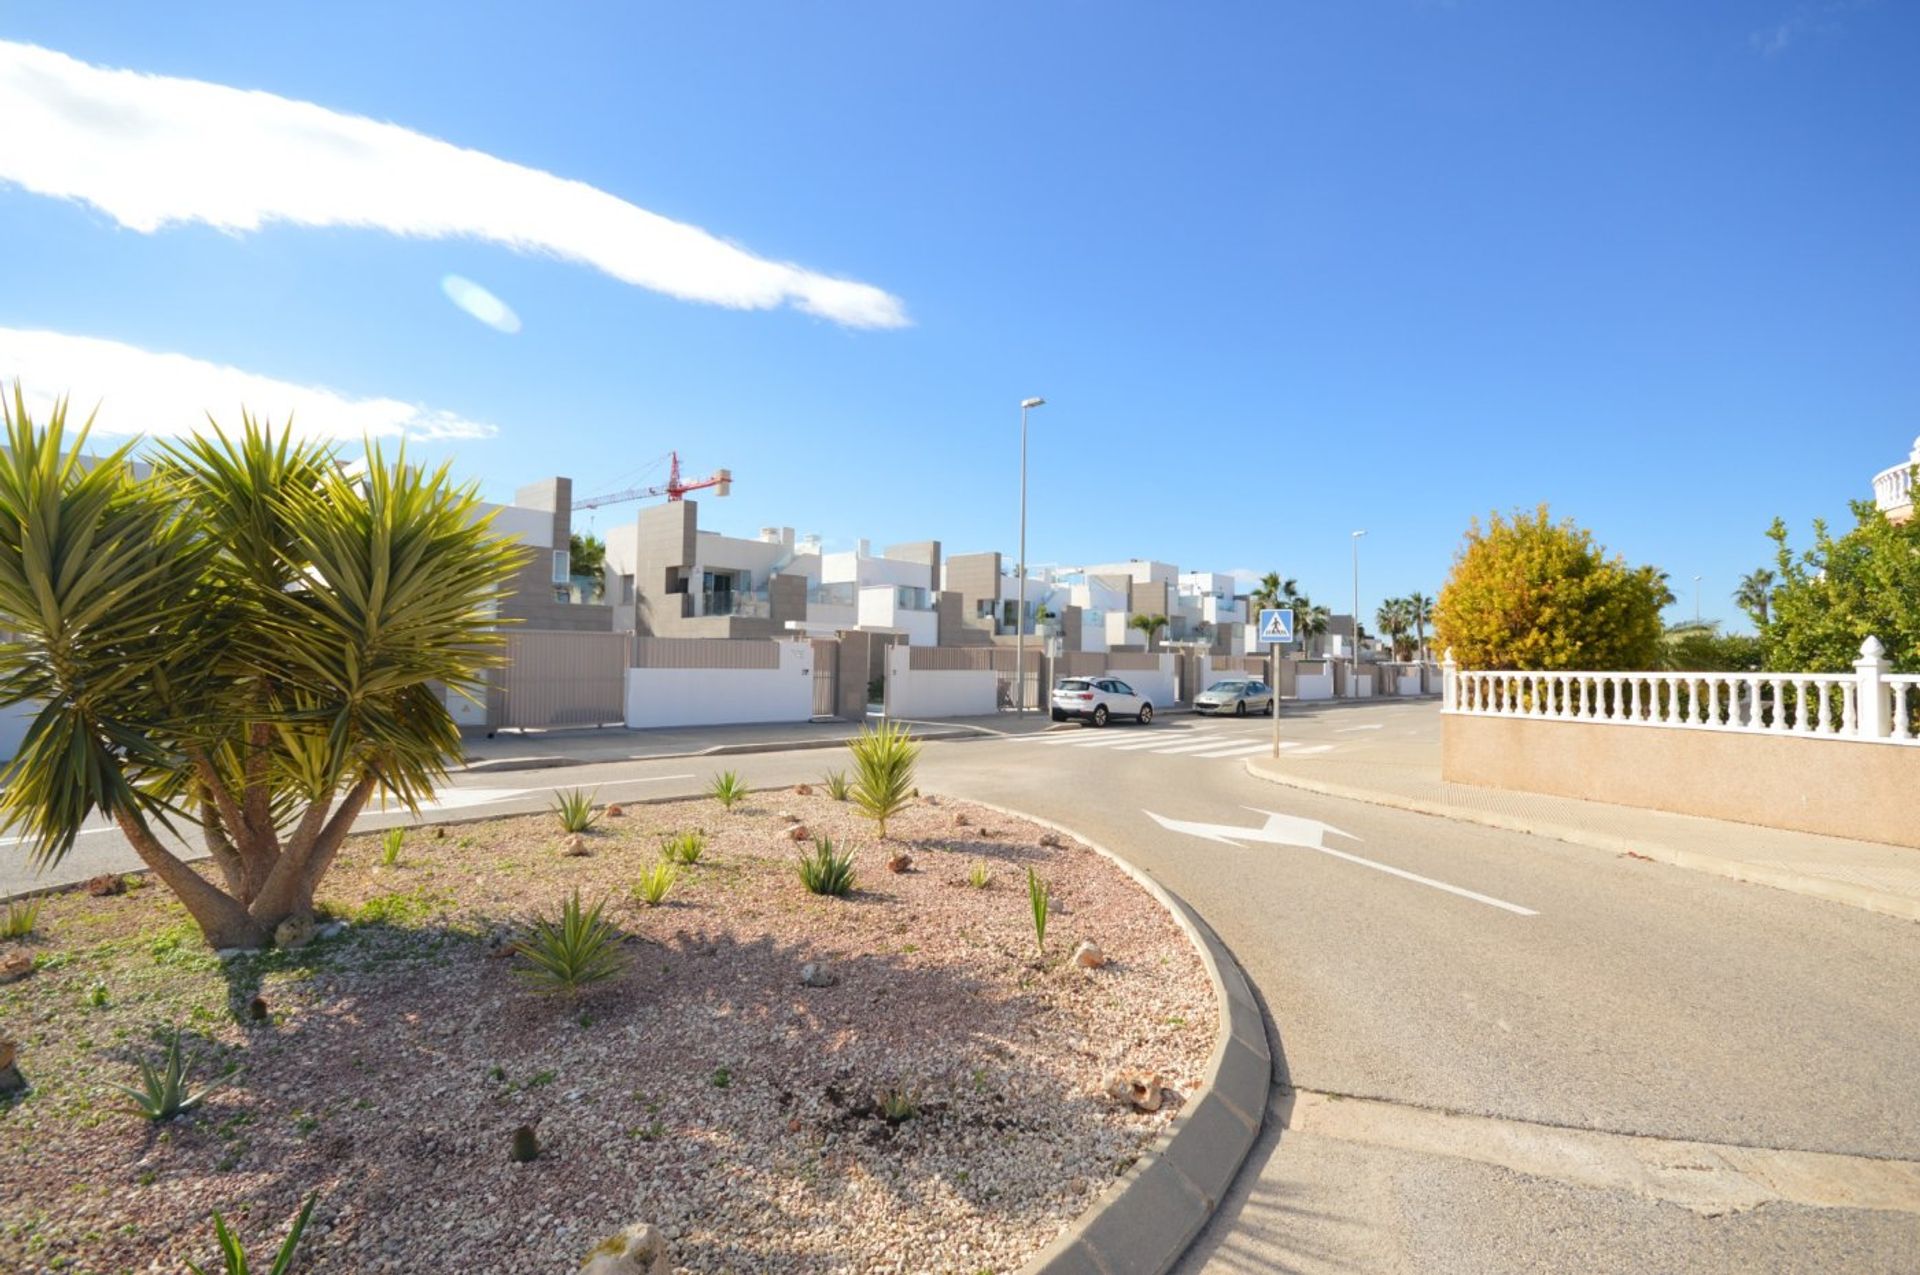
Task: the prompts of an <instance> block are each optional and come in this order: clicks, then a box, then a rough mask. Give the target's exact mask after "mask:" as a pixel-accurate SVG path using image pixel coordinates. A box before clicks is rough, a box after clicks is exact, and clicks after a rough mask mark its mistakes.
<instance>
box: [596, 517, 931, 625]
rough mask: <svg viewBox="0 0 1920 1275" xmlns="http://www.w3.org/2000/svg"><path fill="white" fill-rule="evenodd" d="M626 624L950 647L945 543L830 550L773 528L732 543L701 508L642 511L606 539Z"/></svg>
mask: <svg viewBox="0 0 1920 1275" xmlns="http://www.w3.org/2000/svg"><path fill="white" fill-rule="evenodd" d="M606 546H607V560H606V580H607V597H608V598H609V600H611V601H612V602H613V604H614V624H615V626H616V627H617V628H620V629H623V630H631V631H635V632H640V633H644V634H648V635H651V636H655V637H723V638H740V637H771V636H777V635H780V634H787V633H793V632H798V631H813V632H816V633H822V634H831V633H833V632H836V631H846V630H852V629H862V630H867V631H872V632H884V633H888V634H891V635H893V636H895V637H897V638H899V639H900V640H901V641H903V642H906V643H907V644H909V645H913V646H932V645H934V644H936V643H937V642H938V641H939V619H938V615H937V612H936V606H935V599H934V592H935V588H936V586H937V584H938V582H939V574H940V542H939V541H937V540H927V541H918V542H915V543H912V544H904V545H891V546H889V547H887V548H886V549H885V550H883V551H882V552H880V553H878V554H876V553H874V552H873V549H872V546H871V545H870V544H869V543H868V542H867V541H865V540H862V541H860V542H859V543H858V545H857V546H856V547H855V548H853V549H851V550H847V551H845V552H835V553H828V552H825V551H824V549H823V548H822V545H821V541H820V538H819V537H818V536H799V537H796V536H795V535H794V531H793V528H791V527H763V528H761V529H760V533H759V535H757V536H753V537H746V536H728V535H722V534H721V533H719V532H716V531H710V530H707V529H706V528H703V527H700V526H699V525H698V503H697V502H695V501H691V500H683V501H673V502H669V503H667V504H665V505H656V506H652V507H650V508H647V509H643V510H641V511H640V514H639V516H638V517H637V518H636V519H635V520H634V521H633V522H631V523H628V524H627V525H625V526H621V527H615V528H612V529H610V530H609V531H608V532H607V536H606Z"/></svg>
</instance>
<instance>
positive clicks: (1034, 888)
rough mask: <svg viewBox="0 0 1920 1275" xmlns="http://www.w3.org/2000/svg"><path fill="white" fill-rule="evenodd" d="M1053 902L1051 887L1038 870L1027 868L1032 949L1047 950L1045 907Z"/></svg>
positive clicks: (1037, 950)
mask: <svg viewBox="0 0 1920 1275" xmlns="http://www.w3.org/2000/svg"><path fill="white" fill-rule="evenodd" d="M1052 902H1053V888H1052V887H1051V886H1049V885H1048V884H1047V883H1046V881H1045V880H1043V879H1042V878H1041V876H1040V874H1039V873H1038V872H1035V871H1034V870H1033V869H1032V868H1028V869H1027V906H1028V907H1029V908H1031V909H1032V910H1033V950H1034V951H1036V952H1044V951H1046V950H1047V909H1048V906H1049V905H1050V904H1051V903H1052Z"/></svg>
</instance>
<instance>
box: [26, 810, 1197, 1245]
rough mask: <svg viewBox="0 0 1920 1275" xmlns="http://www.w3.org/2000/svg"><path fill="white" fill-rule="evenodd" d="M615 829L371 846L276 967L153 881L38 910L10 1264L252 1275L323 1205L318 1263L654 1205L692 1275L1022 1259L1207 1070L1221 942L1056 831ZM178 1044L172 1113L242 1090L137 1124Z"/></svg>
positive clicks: (973, 820) (641, 824)
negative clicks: (222, 1240) (144, 1077)
mask: <svg viewBox="0 0 1920 1275" xmlns="http://www.w3.org/2000/svg"><path fill="white" fill-rule="evenodd" d="M598 813H599V816H600V817H599V818H598V820H597V822H594V823H593V825H592V826H591V827H590V828H588V829H587V830H586V831H584V832H582V833H578V834H570V833H567V832H565V831H564V830H563V828H562V826H561V817H560V815H559V814H544V815H530V816H522V817H515V818H510V819H501V820H493V821H486V822H478V823H469V824H449V825H440V826H432V827H420V828H414V829H411V830H409V831H408V832H407V833H406V834H405V836H404V839H402V840H400V841H398V843H397V844H396V843H395V842H394V841H393V840H390V839H383V838H381V837H379V836H364V835H363V836H357V837H354V838H353V839H351V840H350V841H349V842H348V843H347V844H346V846H345V848H344V849H343V850H342V852H341V854H340V858H339V861H338V863H337V865H336V866H335V867H334V868H333V869H332V871H331V872H330V873H329V874H328V876H327V878H326V881H325V884H324V887H323V889H322V891H321V899H320V903H321V907H320V909H319V915H318V917H317V918H316V919H317V922H318V926H317V930H316V932H315V933H314V935H313V937H312V938H311V939H310V940H308V941H307V942H305V943H304V945H301V946H293V947H276V948H273V949H271V950H268V951H265V952H260V953H249V954H226V955H225V956H219V955H215V954H214V953H213V952H211V951H209V950H208V949H207V948H206V947H205V945H204V944H203V942H202V940H201V935H200V931H199V929H198V928H197V927H196V926H195V925H194V924H193V923H192V922H191V921H190V920H189V919H188V917H187V915H186V913H185V911H184V910H183V909H182V908H181V906H180V905H179V904H178V903H177V902H175V900H174V898H173V896H172V895H171V894H170V893H169V892H168V891H166V890H163V889H158V888H155V887H153V886H152V885H150V884H145V883H143V882H140V881H137V880H133V879H129V883H130V884H131V885H132V886H133V888H131V889H127V890H125V892H123V893H117V894H116V893H104V894H101V895H94V894H90V893H87V892H84V891H75V892H72V893H68V894H64V895H60V896H56V897H52V898H50V899H48V900H46V901H45V905H44V907H43V908H42V909H41V911H40V912H39V914H38V915H37V916H35V917H33V918H31V923H32V933H31V934H30V935H28V936H27V937H26V938H24V939H17V940H11V941H0V969H4V968H5V965H4V962H5V959H6V958H7V957H9V956H16V957H17V954H19V953H22V952H24V953H28V954H30V956H31V961H32V972H31V973H28V974H25V975H24V976H20V977H17V978H15V979H14V980H13V981H11V982H8V983H5V984H4V985H0V1052H4V1051H5V1050H6V1047H7V1046H6V1043H5V1042H7V1041H11V1042H12V1043H13V1046H14V1049H15V1051H16V1058H15V1059H14V1064H15V1066H16V1067H17V1068H18V1072H19V1077H20V1079H21V1080H23V1081H24V1083H25V1084H26V1085H27V1088H26V1089H25V1091H24V1092H17V1093H15V1094H14V1095H12V1096H11V1097H9V1098H0V1269H6V1270H9V1271H11V1270H23V1271H40V1270H72V1271H97V1272H109V1271H112V1272H118V1271H147V1270H153V1271H164V1272H174V1271H178V1270H180V1269H181V1267H182V1264H183V1262H184V1261H186V1260H188V1259H191V1260H193V1261H197V1262H200V1263H202V1264H208V1263H212V1262H214V1261H215V1260H216V1257H217V1253H216V1250H215V1244H214V1228H213V1222H212V1215H213V1212H214V1210H216V1209H217V1210H219V1212H220V1213H221V1214H222V1215H223V1216H224V1217H225V1219H226V1220H227V1222H228V1223H229V1224H230V1225H231V1226H232V1227H233V1228H234V1229H235V1230H237V1232H238V1233H239V1235H240V1236H241V1238H242V1240H243V1242H244V1243H245V1244H246V1245H247V1248H248V1250H249V1252H250V1253H251V1254H253V1255H254V1261H255V1263H256V1269H264V1268H265V1265H266V1263H267V1262H268V1261H270V1260H271V1256H272V1253H273V1252H274V1250H275V1249H277V1248H278V1247H279V1245H280V1243H281V1242H282V1240H283V1238H284V1237H285V1236H286V1234H287V1232H288V1230H289V1228H290V1227H291V1226H292V1224H293V1222H294V1219H295V1217H296V1215H297V1214H298V1213H299V1211H300V1209H301V1206H302V1204H303V1203H304V1202H305V1201H306V1200H307V1199H308V1198H309V1197H310V1196H311V1197H313V1198H314V1199H315V1200H316V1203H315V1204H314V1206H313V1209H312V1214H311V1218H310V1220H309V1222H308V1225H307V1228H306V1231H305V1234H304V1235H303V1237H302V1239H301V1242H300V1247H299V1252H300V1262H299V1266H298V1269H300V1270H311V1271H316V1272H321V1271H379V1270H391V1271H405V1272H426V1271H448V1272H452V1271H461V1272H481V1271H499V1272H515V1273H519V1272H535V1271H554V1272H559V1271H573V1270H577V1269H579V1268H580V1267H581V1265H582V1263H583V1262H584V1261H586V1260H587V1258H588V1255H589V1253H590V1252H591V1251H592V1250H593V1249H594V1248H595V1246H596V1244H597V1243H599V1242H600V1241H601V1240H602V1239H604V1238H605V1237H608V1236H610V1235H614V1234H617V1233H619V1232H621V1231H622V1230H624V1229H626V1228H629V1227H630V1226H634V1225H636V1224H645V1225H647V1226H650V1227H652V1228H655V1230H654V1232H653V1236H654V1237H657V1238H658V1239H659V1240H660V1241H663V1242H664V1247H665V1250H666V1253H667V1260H668V1264H669V1265H670V1266H671V1268H673V1269H676V1270H683V1271H713V1272H719V1271H736V1272H748V1271H752V1272H761V1271H808V1272H812V1271H861V1272H870V1271H898V1272H909V1271H913V1272H918V1271H950V1272H959V1273H962V1275H975V1273H977V1272H982V1271H996V1272H1003V1273H1004V1272H1011V1271H1014V1270H1016V1269H1018V1268H1019V1267H1020V1265H1021V1264H1022V1263H1023V1262H1024V1261H1025V1260H1026V1259H1027V1258H1029V1257H1030V1256H1032V1255H1033V1254H1034V1253H1036V1252H1037V1251H1038V1250H1040V1249H1041V1248H1042V1247H1044V1246H1045V1245H1046V1244H1047V1243H1048V1242H1049V1241H1050V1240H1051V1239H1052V1238H1053V1237H1054V1236H1055V1235H1056V1234H1057V1233H1058V1232H1059V1231H1060V1230H1061V1228H1062V1227H1063V1226H1064V1225H1065V1224H1066V1223H1067V1222H1068V1221H1069V1220H1070V1219H1072V1218H1073V1217H1075V1216H1076V1215H1078V1214H1080V1213H1081V1212H1082V1211H1084V1210H1086V1209H1087V1208H1089V1207H1090V1206H1092V1205H1093V1204H1094V1202H1095V1201H1096V1200H1097V1199H1098V1198H1099V1196H1100V1195H1101V1193H1102V1192H1103V1191H1104V1190H1105V1189H1106V1188H1107V1187H1108V1186H1109V1185H1110V1184H1112V1183H1113V1181H1114V1180H1115V1178H1116V1176H1117V1175H1118V1174H1120V1173H1121V1172H1123V1171H1124V1170H1125V1169H1126V1168H1127V1166H1129V1165H1130V1164H1131V1163H1132V1162H1133V1160H1134V1159H1135V1158H1136V1157H1137V1156H1138V1155H1139V1154H1140V1153H1141V1152H1142V1151H1143V1150H1144V1149H1145V1148H1146V1147H1147V1146H1148V1144H1149V1143H1150V1142H1151V1141H1152V1140H1153V1139H1154V1138H1155V1137H1156V1136H1157V1135H1158V1134H1159V1133H1160V1131H1161V1130H1162V1128H1163V1127H1164V1126H1165V1124H1166V1122H1167V1121H1168V1120H1169V1119H1171V1118H1172V1115H1173V1114H1174V1112H1175V1111H1177V1110H1178V1108H1179V1107H1180V1106H1181V1104H1182V1102H1183V1101H1185V1100H1186V1099H1188V1098H1190V1097H1191V1096H1192V1095H1193V1093H1194V1090H1195V1089H1196V1088H1197V1087H1198V1085H1199V1083H1200V1077H1201V1076H1202V1074H1203V1071H1204V1068H1205V1065H1206V1062H1207V1059H1208V1056H1209V1055H1210V1053H1211V1052H1212V1050H1213V1047H1214V1042H1215V1029H1216V1024H1217V1021H1218V1012H1217V1009H1216V1006H1215V1003H1214V997H1213V992H1212V990H1211V985H1210V983H1209V979H1208V975H1207V973H1206V970H1205V968H1204V966H1203V965H1202V962H1201V959H1200V957H1199V955H1198V954H1197V953H1196V952H1195V950H1194V949H1193V947H1192V946H1191V944H1190V943H1189V941H1188V939H1187V937H1186V935H1185V934H1184V933H1183V931H1182V930H1181V929H1180V927H1179V926H1178V925H1177V924H1176V923H1175V922H1174V920H1173V919H1172V918H1171V917H1170V916H1169V915H1168V914H1167V912H1166V911H1165V910H1164V909H1163V908H1162V907H1161V905H1160V904H1159V903H1158V902H1157V901H1156V900H1155V899H1153V898H1152V897H1151V896H1150V895H1148V894H1147V893H1146V892H1145V891H1144V890H1142V889H1141V888H1140V887H1139V886H1138V885H1137V884H1135V883H1134V882H1133V881H1132V880H1131V879H1129V878H1128V877H1127V875H1126V874H1125V873H1123V872H1122V871H1121V870H1120V869H1118V868H1117V867H1116V866H1114V865H1113V864H1112V863H1110V862H1109V861H1108V860H1106V859H1105V858H1104V857H1103V856H1102V855H1100V854H1098V853H1097V852H1095V851H1093V850H1090V849H1088V848H1086V847H1083V846H1080V845H1077V844H1074V843H1073V842H1072V841H1071V840H1070V839H1066V838H1061V837H1058V836H1056V835H1054V834H1051V833H1048V832H1047V831H1045V830H1044V829H1041V828H1039V827H1035V826H1033V825H1030V824H1027V823H1023V822H1021V821H1018V820H1015V819H1011V818H1008V817H1006V816H1003V815H1000V814H997V813H994V812H992V811H987V810H983V809H980V808H977V807H971V806H968V805H965V804H963V803H958V802H945V801H939V800H938V799H934V798H925V799H918V800H915V801H913V802H912V803H911V804H910V805H909V806H908V807H907V809H906V810H904V811H903V812H901V813H898V814H895V815H893V816H892V817H891V818H890V819H889V821H888V826H887V832H888V834H889V835H888V837H887V838H886V839H885V840H884V841H883V840H881V839H880V838H879V837H878V836H876V832H877V829H876V828H875V825H874V824H873V823H872V822H870V821H868V820H866V819H863V818H860V817H859V816H858V814H857V812H856V811H855V810H854V808H853V807H851V806H850V805H849V804H847V803H845V802H842V801H837V800H835V799H834V798H833V796H831V795H829V793H828V792H827V791H826V790H825V788H824V786H820V787H816V788H815V789H813V790H811V791H799V790H787V791H781V792H767V793H747V794H736V795H735V796H734V799H733V801H732V804H731V805H730V807H729V806H727V805H723V803H722V802H721V801H719V800H717V799H713V798H708V799H702V800H689V801H678V802H667V803H660V804H647V805H634V806H627V807H626V808H625V809H624V810H620V811H618V812H617V813H616V812H615V811H614V810H612V809H604V808H603V809H600V810H599V811H598ZM585 815H586V812H582V816H583V817H585ZM576 837H577V840H576V839H575V838H576ZM823 845H825V846H828V847H829V849H828V850H826V851H825V852H824V853H823V852H822V851H821V849H820V847H821V846H823ZM668 849H670V850H671V851H672V852H673V854H674V855H675V856H676V858H677V859H678V860H680V861H677V862H676V861H671V860H669V859H667V858H666V857H665V851H666V850H668ZM849 850H850V851H851V871H852V874H853V882H852V888H851V889H850V891H849V892H847V893H845V894H844V895H834V894H817V893H813V892H811V890H810V889H809V887H808V884H807V883H806V882H804V881H803V874H802V873H801V872H800V871H799V869H798V865H799V863H800V861H801V859H802V856H803V855H805V856H808V857H810V858H811V859H812V860H813V867H812V869H811V871H810V873H809V874H808V875H809V876H810V877H811V878H812V884H813V885H815V886H818V887H822V888H827V889H831V888H833V887H835V886H837V885H838V884H840V882H838V881H836V880H835V879H834V878H835V877H836V876H837V875H841V874H843V873H844V870H845V866H846V865H845V861H844V859H843V858H842V857H841V856H842V855H844V853H845V852H847V851H849ZM388 859H391V860H392V861H391V862H384V861H385V860H388ZM686 860H691V861H690V862H688V861H686ZM663 864H666V865H668V866H665V867H662V866H661V865H663ZM896 869H897V870H896ZM119 884H120V882H119V881H118V879H115V880H112V881H103V882H99V883H97V885H96V888H98V889H100V890H102V891H110V890H113V889H115V888H116V887H117V886H118V885H119ZM661 891H664V893H663V894H661V893H660V892H661ZM649 893H653V894H659V901H658V902H657V903H649V902H647V901H646V897H645V896H647V895H648V894H649ZM576 898H577V899H578V900H579V907H578V909H577V911H575V913H574V916H573V924H571V925H567V924H565V923H563V913H564V912H566V911H567V910H568V905H569V904H570V903H571V902H572V901H573V900H574V899H576ZM596 906H599V908H600V912H599V915H598V918H597V921H598V923H599V924H598V926H596V918H595V916H594V909H595V907H596ZM1036 917H1044V918H1046V921H1045V925H1044V942H1043V943H1037V942H1036V929H1037V926H1036ZM543 923H546V924H545V926H544V928H543ZM300 928H301V927H298V926H295V927H294V930H293V931H292V932H289V933H286V934H284V935H283V936H282V937H283V938H285V939H287V940H290V941H295V940H298V939H300V938H302V937H304V936H303V935H302V934H301V933H299V930H300ZM596 940H604V941H603V942H597V941H596ZM1083 941H1085V942H1091V943H1092V944H1094V945H1097V949H1098V950H1097V951H1083V950H1079V949H1080V945H1081V944H1082V943H1083ZM17 964H19V962H18V961H17V960H16V965H17ZM543 973H544V977H543V976H542V975H543ZM596 975H597V976H598V977H596ZM569 980H572V981H574V982H575V983H576V986H574V987H573V988H571V989H569V988H568V987H567V986H566V984H567V982H568V981H569ZM176 1033H177V1036H176ZM176 1039H177V1041H178V1045H179V1056H180V1058H181V1059H182V1060H183V1062H185V1063H187V1064H189V1065H190V1067H191V1070H190V1072H189V1074H188V1076H187V1078H186V1083H185V1087H184V1088H185V1093H184V1094H175V1095H174V1096H175V1097H176V1098H180V1097H186V1098H191V1097H192V1096H193V1095H194V1094H195V1093H197V1092H198V1091H199V1090H200V1089H202V1088H204V1087H206V1086H208V1085H213V1084H215V1082H216V1081H217V1082H218V1083H217V1086H216V1087H214V1088H212V1090H211V1091H210V1092H209V1093H207V1094H206V1096H205V1097H204V1099H203V1100H202V1101H201V1102H200V1103H199V1104H198V1105H196V1106H193V1107H191V1108H190V1109H189V1110H187V1111H185V1112H184V1113H183V1114H179V1115H176V1116H173V1117H172V1118H169V1119H158V1120H156V1119H149V1118H148V1117H147V1116H145V1115H142V1114H140V1113H139V1112H137V1111H135V1110H133V1109H132V1108H133V1106H134V1103H133V1100H132V1098H130V1097H129V1096H128V1095H126V1094H124V1093H122V1092H121V1091H120V1090H119V1089H118V1088H117V1086H119V1085H133V1086H135V1087H136V1088H139V1087H140V1086H141V1076H140V1064H141V1063H143V1062H145V1063H148V1064H150V1065H151V1066H152V1067H154V1068H156V1069H164V1066H165V1064H166V1061H167V1057H168V1053H169V1047H170V1045H171V1044H172V1043H173V1042H174V1041H175V1040H176ZM4 1066H5V1064H4V1061H0V1078H4V1076H5V1072H4ZM1127 1073H1130V1074H1127ZM156 1079H157V1080H160V1081H164V1080H165V1077H164V1076H157V1077H156ZM1128 1080H1132V1081H1135V1082H1137V1083H1136V1084H1134V1085H1133V1087H1131V1088H1129V1087H1128V1086H1127V1084H1125V1083H1116V1082H1124V1081H1128ZM1136 1100H1137V1101H1136ZM1156 1104H1157V1106H1156ZM1142 1108H1154V1109H1152V1110H1143V1109H1142ZM600 1268H601V1269H606V1270H648V1271H650V1270H651V1269H652V1268H651V1265H650V1264H649V1263H645V1262H638V1263H636V1262H623V1263H616V1262H614V1261H612V1260H610V1259H603V1260H602V1262H601V1264H600ZM209 1269H219V1268H218V1267H217V1266H210V1267H209Z"/></svg>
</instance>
